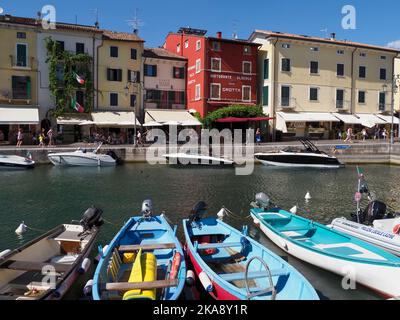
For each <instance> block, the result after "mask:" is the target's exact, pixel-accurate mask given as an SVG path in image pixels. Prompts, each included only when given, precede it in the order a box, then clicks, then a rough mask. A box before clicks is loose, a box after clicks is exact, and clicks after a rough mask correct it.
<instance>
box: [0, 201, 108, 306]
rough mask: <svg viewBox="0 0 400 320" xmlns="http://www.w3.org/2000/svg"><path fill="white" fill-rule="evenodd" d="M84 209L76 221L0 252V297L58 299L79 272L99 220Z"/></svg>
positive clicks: (83, 268) (85, 264)
mask: <svg viewBox="0 0 400 320" xmlns="http://www.w3.org/2000/svg"><path fill="white" fill-rule="evenodd" d="M101 214H102V211H101V210H99V209H96V208H90V209H88V210H87V211H86V212H85V214H84V216H83V218H82V220H81V221H80V224H62V225H59V226H58V227H56V228H54V229H53V230H50V231H48V232H47V233H45V234H43V235H42V236H40V237H39V238H37V239H35V240H33V241H30V242H29V243H27V244H25V245H23V246H21V247H19V248H17V249H15V250H5V251H3V252H2V253H0V300H60V299H61V298H62V297H63V296H64V295H65V294H66V293H67V291H68V290H69V289H70V287H71V286H72V285H73V283H74V282H75V280H76V279H77V278H78V277H79V275H80V274H84V273H86V272H87V271H88V270H89V267H90V264H91V262H90V260H89V258H88V257H89V254H90V252H91V249H92V247H93V245H94V242H95V238H96V236H97V234H98V232H99V228H100V226H101V225H102V223H103V221H102V218H101Z"/></svg>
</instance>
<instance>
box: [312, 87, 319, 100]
mask: <svg viewBox="0 0 400 320" xmlns="http://www.w3.org/2000/svg"><path fill="white" fill-rule="evenodd" d="M310 101H318V88H310Z"/></svg>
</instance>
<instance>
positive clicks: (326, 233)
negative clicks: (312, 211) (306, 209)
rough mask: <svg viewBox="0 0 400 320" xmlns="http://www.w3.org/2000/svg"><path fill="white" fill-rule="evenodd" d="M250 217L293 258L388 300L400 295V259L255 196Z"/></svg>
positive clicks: (265, 198)
mask: <svg viewBox="0 0 400 320" xmlns="http://www.w3.org/2000/svg"><path fill="white" fill-rule="evenodd" d="M252 206H253V208H252V209H251V210H250V214H251V216H252V218H253V219H254V223H255V224H256V226H258V227H259V228H260V229H261V231H262V232H263V233H264V234H265V235H266V236H267V237H268V238H269V239H271V241H272V242H274V243H275V244H276V245H277V246H278V247H280V248H281V249H282V250H284V251H285V252H287V253H288V254H291V255H293V256H294V257H296V258H298V259H300V260H303V261H305V262H307V263H310V264H313V265H315V266H317V267H319V268H322V269H325V270H328V271H330V272H333V273H335V274H338V275H340V276H343V277H345V278H346V279H348V280H349V281H352V282H354V283H356V282H357V283H359V284H361V285H363V286H365V287H367V288H370V289H372V290H374V291H375V292H377V293H378V294H380V295H382V296H384V297H385V298H387V297H397V296H399V295H400V282H399V281H397V279H400V257H397V256H395V255H393V254H391V253H389V252H387V251H385V250H382V249H381V248H379V247H377V246H374V245H372V244H370V243H368V242H365V241H362V240H360V239H358V238H356V237H352V236H351V235H348V234H345V233H343V232H341V231H338V230H334V229H331V228H329V227H327V226H325V225H322V224H319V223H317V222H314V221H311V220H309V219H306V218H303V217H300V216H297V215H295V214H292V213H290V212H288V211H285V210H283V209H281V208H279V207H277V206H275V205H273V204H272V203H271V201H270V199H269V198H268V196H267V195H265V194H263V193H260V194H257V195H256V201H255V202H254V203H252Z"/></svg>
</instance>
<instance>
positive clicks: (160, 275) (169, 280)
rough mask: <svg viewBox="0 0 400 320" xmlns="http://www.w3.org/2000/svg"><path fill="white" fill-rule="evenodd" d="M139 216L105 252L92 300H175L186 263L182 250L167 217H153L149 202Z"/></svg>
mask: <svg viewBox="0 0 400 320" xmlns="http://www.w3.org/2000/svg"><path fill="white" fill-rule="evenodd" d="M142 214H143V215H142V216H137V217H132V218H130V219H129V221H128V222H127V223H126V224H125V225H124V226H123V228H122V229H121V230H120V231H119V232H118V234H117V235H116V236H115V237H114V239H113V240H112V241H111V243H110V244H109V245H108V248H107V250H105V252H104V253H103V250H102V249H101V248H99V249H100V250H99V252H100V256H101V258H100V261H99V264H98V266H97V269H96V271H95V274H94V278H93V289H92V290H93V292H92V294H93V299H94V300H177V299H178V298H179V296H180V294H181V293H182V290H183V287H184V284H185V277H186V263H185V259H184V255H183V249H182V246H181V244H180V243H179V241H178V239H177V238H176V227H175V228H174V229H172V228H171V226H170V225H169V223H168V222H167V219H166V217H165V216H164V215H163V214H162V215H160V216H152V204H151V201H149V200H146V201H145V202H144V203H143V210H142Z"/></svg>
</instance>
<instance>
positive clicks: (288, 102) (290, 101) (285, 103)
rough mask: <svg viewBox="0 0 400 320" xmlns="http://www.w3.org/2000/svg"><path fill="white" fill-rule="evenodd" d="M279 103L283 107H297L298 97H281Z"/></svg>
mask: <svg viewBox="0 0 400 320" xmlns="http://www.w3.org/2000/svg"><path fill="white" fill-rule="evenodd" d="M279 105H280V106H281V107H282V108H295V107H296V99H295V98H281V99H280V100H279Z"/></svg>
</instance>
